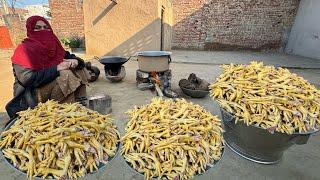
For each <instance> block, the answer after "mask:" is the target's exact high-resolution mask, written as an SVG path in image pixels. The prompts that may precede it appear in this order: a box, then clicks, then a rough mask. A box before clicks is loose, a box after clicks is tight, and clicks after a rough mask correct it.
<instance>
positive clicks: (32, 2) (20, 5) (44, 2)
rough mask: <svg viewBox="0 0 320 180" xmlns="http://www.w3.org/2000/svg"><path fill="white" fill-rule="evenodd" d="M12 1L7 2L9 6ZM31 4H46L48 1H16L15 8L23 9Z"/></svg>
mask: <svg viewBox="0 0 320 180" xmlns="http://www.w3.org/2000/svg"><path fill="white" fill-rule="evenodd" d="M12 1H13V0H8V4H9V6H10V5H11V2H12ZM32 4H48V0H16V7H24V6H26V5H32Z"/></svg>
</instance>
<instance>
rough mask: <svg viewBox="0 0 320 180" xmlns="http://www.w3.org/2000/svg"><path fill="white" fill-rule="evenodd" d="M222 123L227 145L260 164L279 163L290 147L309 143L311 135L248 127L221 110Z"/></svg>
mask: <svg viewBox="0 0 320 180" xmlns="http://www.w3.org/2000/svg"><path fill="white" fill-rule="evenodd" d="M221 114H222V121H223V124H224V127H225V132H224V134H223V137H224V139H225V142H226V145H227V146H228V147H229V148H230V149H231V150H232V151H233V152H235V153H236V154H238V155H239V156H241V157H243V158H245V159H248V160H250V161H253V162H256V163H260V164H276V163H278V162H279V161H280V160H281V158H282V156H283V153H284V151H285V150H287V149H288V148H289V147H290V146H292V145H294V144H297V145H302V144H306V143H307V142H308V139H309V137H310V135H311V134H313V133H316V132H317V131H312V132H308V133H303V134H301V133H294V134H292V135H288V134H284V133H279V132H274V133H273V134H271V133H270V132H269V131H268V130H266V129H263V128H261V127H257V126H247V125H246V124H245V123H243V122H242V121H238V122H237V123H235V119H236V117H235V116H234V115H233V114H231V113H229V112H227V111H226V110H224V109H223V108H221Z"/></svg>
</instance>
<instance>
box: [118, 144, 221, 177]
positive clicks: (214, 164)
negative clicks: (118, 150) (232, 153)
mask: <svg viewBox="0 0 320 180" xmlns="http://www.w3.org/2000/svg"><path fill="white" fill-rule="evenodd" d="M224 149H225V148H223V149H222V153H221V158H220V160H218V161H214V163H213V166H211V167H210V166H207V167H206V168H205V171H204V172H203V173H200V174H196V175H195V177H197V176H201V175H202V174H205V173H207V172H208V171H209V170H210V169H212V168H214V167H216V166H217V165H218V164H219V162H220V161H221V159H222V158H223V156H224ZM122 159H123V160H124V161H125V162H126V164H127V165H128V166H129V167H130V170H131V171H132V172H133V173H136V174H138V175H139V176H141V177H144V173H140V172H138V171H137V170H135V169H134V168H133V167H132V165H131V164H130V163H128V162H127V161H126V159H125V158H124V157H123V156H122ZM151 179H152V180H156V179H158V178H157V177H155V178H151ZM163 179H168V178H165V177H164V178H163Z"/></svg>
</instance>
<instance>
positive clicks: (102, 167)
mask: <svg viewBox="0 0 320 180" xmlns="http://www.w3.org/2000/svg"><path fill="white" fill-rule="evenodd" d="M16 120H17V119H14V120H12V121H11V122H10V123H8V125H7V126H6V127H5V128H4V131H6V130H8V129H10V127H11V126H12V125H13V124H14V123H15V122H16ZM0 138H2V137H0ZM119 150H120V142H118V144H117V150H116V153H115V155H114V156H112V157H109V159H108V162H107V163H106V164H104V163H100V164H99V166H98V170H96V169H95V170H94V171H93V172H92V173H91V172H88V173H87V175H88V174H95V173H98V172H99V171H102V170H103V169H105V168H106V166H107V164H109V163H110V162H111V161H112V160H113V159H114V158H115V157H116V156H117V155H118V153H119ZM1 156H2V157H3V158H4V159H5V162H6V163H7V164H8V165H9V166H10V167H11V168H12V169H14V170H16V171H17V172H19V173H20V174H23V175H25V176H26V177H27V173H26V172H24V171H21V170H20V169H18V168H17V167H15V166H14V165H13V164H12V163H10V159H8V158H6V157H5V156H4V154H3V152H2V150H1ZM26 179H27V178H26ZM33 179H36V180H41V179H43V178H41V177H38V176H37V177H34V178H33ZM46 179H54V178H53V177H51V178H46Z"/></svg>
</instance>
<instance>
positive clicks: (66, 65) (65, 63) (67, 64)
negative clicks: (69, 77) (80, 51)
mask: <svg viewBox="0 0 320 180" xmlns="http://www.w3.org/2000/svg"><path fill="white" fill-rule="evenodd" d="M70 67H71V62H69V61H63V62H61V63H60V64H58V66H57V70H58V71H62V70H67V69H69V68H70Z"/></svg>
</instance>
